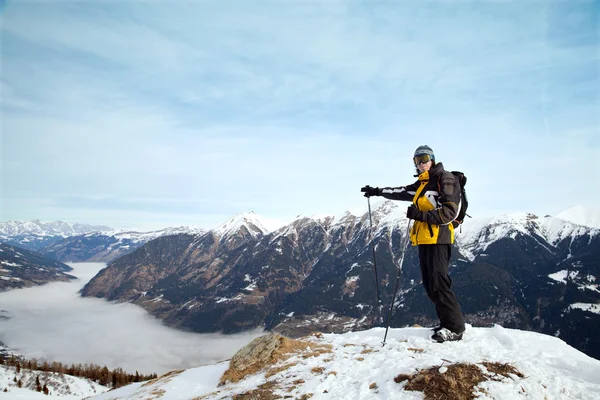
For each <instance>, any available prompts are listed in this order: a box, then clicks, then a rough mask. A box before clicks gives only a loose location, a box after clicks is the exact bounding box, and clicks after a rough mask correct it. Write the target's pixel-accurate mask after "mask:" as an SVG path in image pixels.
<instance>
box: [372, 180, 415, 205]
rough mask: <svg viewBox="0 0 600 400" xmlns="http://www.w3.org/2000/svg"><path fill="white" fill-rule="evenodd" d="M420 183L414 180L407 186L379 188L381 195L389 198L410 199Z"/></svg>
mask: <svg viewBox="0 0 600 400" xmlns="http://www.w3.org/2000/svg"><path fill="white" fill-rule="evenodd" d="M420 185H421V183H420V182H419V181H416V182H415V183H412V184H410V185H407V186H400V187H385V188H382V189H381V195H382V196H383V197H385V198H386V199H390V200H402V201H412V200H413V197H415V193H416V192H417V188H418V187H419V186H420Z"/></svg>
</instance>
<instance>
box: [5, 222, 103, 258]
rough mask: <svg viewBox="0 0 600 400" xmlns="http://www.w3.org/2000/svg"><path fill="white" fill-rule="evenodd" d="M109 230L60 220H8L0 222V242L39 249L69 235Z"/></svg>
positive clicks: (101, 226)
mask: <svg viewBox="0 0 600 400" xmlns="http://www.w3.org/2000/svg"><path fill="white" fill-rule="evenodd" d="M111 230H112V229H111V228H109V227H108V226H104V225H86V224H71V223H68V222H62V221H48V222H44V221H40V220H38V219H35V220H33V221H8V222H0V242H4V243H7V244H10V245H13V246H18V247H23V248H25V249H27V250H31V251H39V250H40V249H42V248H43V247H44V246H47V245H49V244H51V243H54V242H56V241H58V240H60V239H63V238H66V237H69V236H77V235H83V234H86V233H90V232H103V231H111Z"/></svg>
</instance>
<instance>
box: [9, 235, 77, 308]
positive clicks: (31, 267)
mask: <svg viewBox="0 0 600 400" xmlns="http://www.w3.org/2000/svg"><path fill="white" fill-rule="evenodd" d="M71 270H72V268H71V267H69V266H68V265H66V264H63V263H61V262H58V261H56V260H53V259H49V258H46V257H44V256H43V255H42V254H40V253H36V252H32V251H29V250H26V249H22V248H19V247H13V246H10V245H7V244H4V243H0V292H2V291H5V290H9V289H17V288H23V287H29V286H35V285H43V284H44V283H48V282H52V281H68V280H70V279H76V278H75V277H74V276H71V275H68V274H66V272H68V271H71ZM0 317H1V315H0Z"/></svg>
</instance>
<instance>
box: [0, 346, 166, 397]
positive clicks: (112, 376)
mask: <svg viewBox="0 0 600 400" xmlns="http://www.w3.org/2000/svg"><path fill="white" fill-rule="evenodd" d="M0 365H6V366H9V367H15V369H16V372H17V374H18V373H20V372H21V369H22V368H24V369H29V370H32V371H41V372H55V373H58V374H60V375H65V374H66V375H71V376H76V377H79V378H86V379H89V380H91V381H94V382H96V383H98V384H100V385H102V386H107V387H110V388H113V389H114V388H118V387H120V386H125V385H128V384H130V383H132V382H143V381H148V380H150V379H156V378H157V377H158V376H157V374H148V375H144V374H140V373H139V372H138V371H135V374H130V373H127V372H125V371H124V370H123V369H122V368H115V369H113V370H112V371H111V370H109V369H108V368H107V367H106V365H105V366H103V367H101V366H99V365H96V364H88V363H86V364H71V365H68V364H63V363H61V362H57V361H53V362H48V361H45V360H41V361H40V360H37V359H35V358H30V359H27V358H24V357H18V356H15V355H9V356H8V357H5V358H2V357H1V356H0ZM17 383H18V381H17ZM36 383H37V388H38V389H39V390H38V391H40V392H41V391H44V392H45V390H43V388H44V386H45V385H40V384H39V379H38V380H36Z"/></svg>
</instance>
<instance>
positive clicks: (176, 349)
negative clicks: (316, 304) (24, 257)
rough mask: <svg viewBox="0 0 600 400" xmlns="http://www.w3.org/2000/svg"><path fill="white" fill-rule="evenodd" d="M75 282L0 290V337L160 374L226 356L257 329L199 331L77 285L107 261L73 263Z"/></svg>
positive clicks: (54, 357) (20, 346)
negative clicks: (87, 292) (184, 328)
mask: <svg viewBox="0 0 600 400" xmlns="http://www.w3.org/2000/svg"><path fill="white" fill-rule="evenodd" d="M69 265H70V266H71V267H72V268H73V271H72V272H70V274H71V275H74V276H76V277H77V278H79V279H78V280H76V281H72V282H56V283H49V284H47V285H44V286H39V287H32V288H27V289H15V290H10V291H8V292H4V293H0V310H3V312H2V315H4V316H8V317H9V318H8V319H4V318H2V319H0V341H1V342H4V344H5V345H7V346H8V347H9V348H10V349H11V350H13V351H14V352H16V353H19V354H22V355H24V356H26V357H35V358H43V359H46V360H49V361H61V362H63V363H68V364H70V363H94V364H98V365H101V366H103V365H106V366H107V367H108V368H110V369H113V368H116V367H121V368H123V369H124V370H125V371H128V372H132V373H135V371H136V370H137V371H139V372H140V373H152V372H156V373H158V374H162V373H164V372H168V371H171V370H174V369H185V368H190V367H195V366H200V365H205V364H211V363H213V362H216V361H221V360H224V359H227V358H230V357H231V356H232V355H233V354H234V353H235V352H236V351H237V350H239V349H240V348H241V347H242V346H244V345H245V344H246V343H248V342H250V341H251V340H252V339H254V338H255V337H258V336H260V335H261V334H262V332H261V331H260V330H255V331H252V332H249V333H244V334H238V335H220V334H196V333H189V332H183V331H179V330H176V329H172V328H168V327H166V326H164V325H163V324H162V323H161V321H160V320H158V319H156V318H154V317H152V316H150V315H149V314H148V313H147V312H146V311H145V310H144V309H142V308H141V307H138V306H135V305H133V304H128V303H112V302H108V301H106V300H102V299H96V298H84V297H81V296H80V295H79V294H78V291H79V290H80V289H81V288H82V287H83V286H84V285H85V284H86V283H87V282H88V281H89V280H90V279H91V278H92V277H93V276H94V275H96V273H97V272H98V271H100V270H101V269H102V268H104V267H105V266H106V264H104V263H70V264H69Z"/></svg>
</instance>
